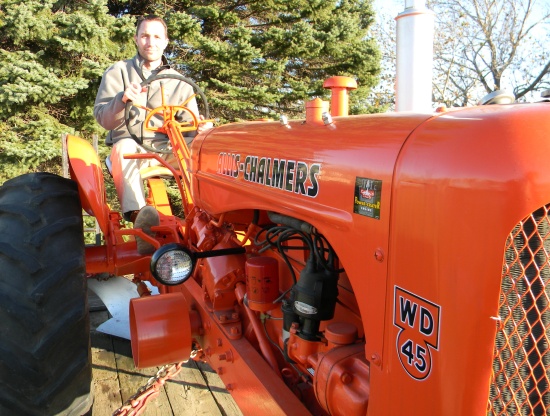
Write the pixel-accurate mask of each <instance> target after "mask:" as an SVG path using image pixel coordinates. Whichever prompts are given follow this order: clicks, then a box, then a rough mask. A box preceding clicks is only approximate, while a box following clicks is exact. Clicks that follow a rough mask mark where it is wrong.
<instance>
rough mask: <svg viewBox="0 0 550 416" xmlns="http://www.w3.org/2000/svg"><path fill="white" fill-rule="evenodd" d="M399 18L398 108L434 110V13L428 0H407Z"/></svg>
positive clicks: (396, 100)
mask: <svg viewBox="0 0 550 416" xmlns="http://www.w3.org/2000/svg"><path fill="white" fill-rule="evenodd" d="M395 20H396V21H397V51H396V52H397V63H396V67H397V73H396V78H395V111H414V112H421V113H425V112H431V111H432V67H433V64H432V62H433V36H434V20H435V19H434V13H433V12H432V11H431V10H428V9H427V8H426V6H425V1H424V0H405V10H404V11H403V12H401V13H399V14H398V15H397V17H396V18H395Z"/></svg>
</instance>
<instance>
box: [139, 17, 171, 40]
mask: <svg viewBox="0 0 550 416" xmlns="http://www.w3.org/2000/svg"><path fill="white" fill-rule="evenodd" d="M143 22H160V23H162V26H164V34H165V35H166V38H167V39H168V26H166V22H165V21H164V19H163V18H162V17H160V16H157V15H156V14H148V15H147V16H142V17H140V18H139V19H138V21H137V26H136V36H137V34H138V32H139V28H140V27H141V24H142V23H143Z"/></svg>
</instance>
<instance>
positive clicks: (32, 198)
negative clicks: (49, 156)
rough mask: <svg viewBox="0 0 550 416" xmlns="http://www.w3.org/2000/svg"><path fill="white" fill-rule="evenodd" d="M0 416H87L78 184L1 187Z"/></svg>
mask: <svg viewBox="0 0 550 416" xmlns="http://www.w3.org/2000/svg"><path fill="white" fill-rule="evenodd" d="M0 323H1V324H0V415H48V416H49V415H71V416H73V415H75V416H78V415H82V414H84V413H86V411H87V410H88V409H89V408H90V406H91V401H92V395H91V377H92V375H91V354H90V341H89V339H90V338H89V313H88V305H87V298H86V282H85V261H84V237H83V230H82V208H81V205H80V199H79V197H78V189H77V186H76V184H75V183H74V182H73V181H71V180H69V179H64V178H62V177H60V176H56V175H52V174H48V173H33V174H27V175H23V176H19V177H17V178H14V179H11V180H9V181H7V182H5V183H4V185H3V186H2V187H0Z"/></svg>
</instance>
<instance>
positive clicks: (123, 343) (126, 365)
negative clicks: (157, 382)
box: [113, 338, 174, 416]
mask: <svg viewBox="0 0 550 416" xmlns="http://www.w3.org/2000/svg"><path fill="white" fill-rule="evenodd" d="M113 345H114V349H115V359H116V367H117V371H118V379H119V383H120V392H121V396H122V402H123V403H124V402H126V400H128V399H129V398H130V397H132V396H133V395H134V394H135V393H136V392H137V391H138V389H139V388H140V387H142V386H145V385H146V384H147V382H148V381H149V379H150V378H151V377H152V376H154V375H155V374H156V373H157V371H158V368H145V369H137V368H135V366H134V360H133V359H132V350H131V347H130V342H129V341H127V340H123V339H120V338H113ZM172 414H174V413H173V411H172V407H171V406H170V402H169V401H168V396H167V395H166V392H165V390H164V389H161V391H160V394H159V395H158V396H157V397H156V398H155V399H154V400H150V401H149V402H148V403H147V406H146V407H145V411H144V412H143V413H142V415H144V416H166V415H172Z"/></svg>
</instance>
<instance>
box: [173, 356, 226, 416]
mask: <svg viewBox="0 0 550 416" xmlns="http://www.w3.org/2000/svg"><path fill="white" fill-rule="evenodd" d="M166 392H167V394H168V398H169V400H170V404H171V405H172V408H173V409H177V410H178V412H181V413H185V414H189V415H204V416H209V415H226V414H231V413H225V412H224V411H223V409H220V407H219V406H218V403H217V402H216V400H215V398H214V396H213V395H212V392H211V391H210V389H209V387H208V385H207V384H206V381H205V378H204V376H203V374H202V372H201V371H200V369H199V368H198V366H197V363H195V361H193V360H189V361H188V362H187V363H185V365H184V366H183V367H182V369H181V371H180V373H179V374H178V375H177V376H176V377H175V378H174V379H173V380H172V381H170V382H168V383H166Z"/></svg>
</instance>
